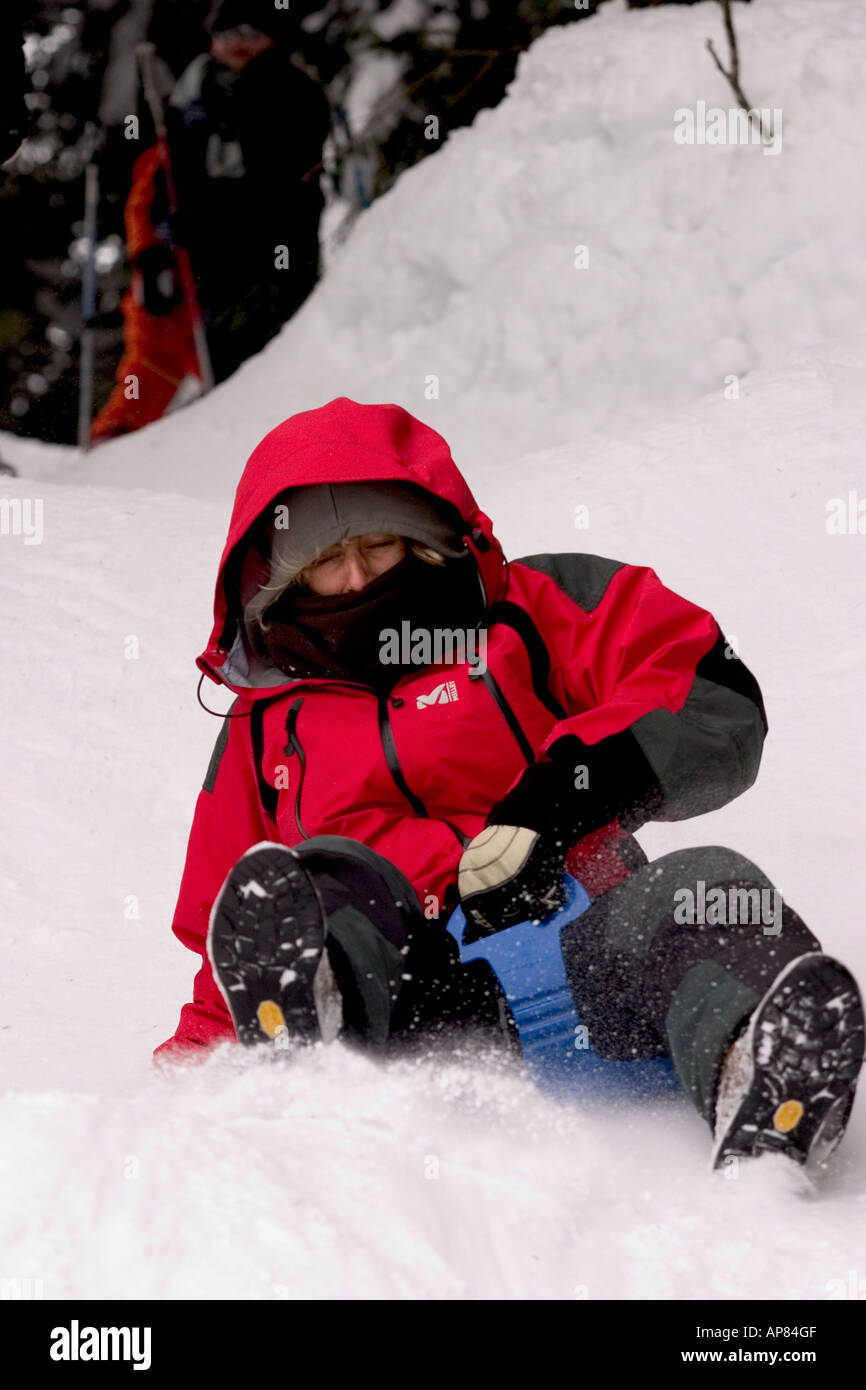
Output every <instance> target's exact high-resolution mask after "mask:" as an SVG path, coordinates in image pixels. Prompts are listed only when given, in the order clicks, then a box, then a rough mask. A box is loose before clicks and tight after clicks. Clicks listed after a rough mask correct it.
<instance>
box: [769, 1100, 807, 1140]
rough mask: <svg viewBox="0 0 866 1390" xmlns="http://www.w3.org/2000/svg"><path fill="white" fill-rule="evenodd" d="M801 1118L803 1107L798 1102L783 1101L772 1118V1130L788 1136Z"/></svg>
mask: <svg viewBox="0 0 866 1390" xmlns="http://www.w3.org/2000/svg"><path fill="white" fill-rule="evenodd" d="M802 1118H803V1106H802V1104H801V1103H800V1101H798V1100H786V1101H783V1102H782V1104H781V1105H780V1106H779V1108H778V1110H777V1111H776V1113H775V1115H774V1116H773V1128H774V1129H777V1130H779V1132H780V1133H781V1134H789V1133H790V1132H791V1130H792V1129H796V1128H797V1125H798V1124H799V1123H800V1121H801V1120H802Z"/></svg>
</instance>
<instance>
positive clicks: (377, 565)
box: [302, 531, 406, 594]
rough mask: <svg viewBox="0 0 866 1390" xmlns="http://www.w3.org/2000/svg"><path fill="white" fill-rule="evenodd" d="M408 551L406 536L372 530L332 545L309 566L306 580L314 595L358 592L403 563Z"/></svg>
mask: <svg viewBox="0 0 866 1390" xmlns="http://www.w3.org/2000/svg"><path fill="white" fill-rule="evenodd" d="M405 554H406V542H405V541H404V540H403V538H402V536H386V535H383V534H380V533H379V532H377V531H370V532H368V533H367V534H365V535H363V536H354V537H353V538H352V540H349V541H340V542H339V544H338V545H332V546H331V547H330V549H328V550H326V551H324V552H323V553H322V554H321V555H320V556H319V558H318V559H317V560H314V561H313V563H312V564H310V565H307V567H306V569H305V570H304V572H303V575H302V579H303V582H304V583H305V584H306V585H307V587H308V588H309V589H311V590H312V592H313V593H314V594H349V593H354V592H356V591H357V590H358V589H363V588H364V585H365V584H369V583H370V581H371V579H376V578H377V577H378V576H379V575H380V574H384V573H385V571H386V570H389V569H391V568H392V567H393V566H394V565H396V564H399V562H400V561H401V560H402V559H403V558H404V556H405Z"/></svg>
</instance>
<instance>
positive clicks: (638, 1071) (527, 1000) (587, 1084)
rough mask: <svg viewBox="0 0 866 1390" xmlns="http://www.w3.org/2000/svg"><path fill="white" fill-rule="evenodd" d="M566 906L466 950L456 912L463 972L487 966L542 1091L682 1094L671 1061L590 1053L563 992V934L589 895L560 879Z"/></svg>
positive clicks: (454, 928) (452, 926)
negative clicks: (481, 963)
mask: <svg viewBox="0 0 866 1390" xmlns="http://www.w3.org/2000/svg"><path fill="white" fill-rule="evenodd" d="M563 878H564V881H565V887H566V892H567V897H566V901H565V903H564V905H563V906H562V907H561V908H560V910H559V911H558V912H556V913H554V915H553V916H552V917H548V918H547V920H546V921H544V922H538V923H534V922H519V923H518V924H517V925H516V926H513V927H508V928H506V929H505V930H504V931H501V932H496V933H495V934H494V935H493V936H485V937H482V938H481V940H480V941H473V942H472V943H471V944H470V945H468V946H464V944H463V931H464V928H465V926H466V918H465V916H464V914H463V910H462V908H459V907H458V908H455V910H454V912H452V914H451V916H450V918H449V920H448V930H449V931H450V932H451V935H452V936H453V937H454V938H455V940H456V941H457V944H458V946H459V947H460V959H461V961H462V962H463V964H464V965H465V964H467V963H468V962H469V961H471V960H477V959H478V958H479V957H480V958H481V959H483V960H486V961H489V963H490V966H491V968H492V969H493V971H494V973H495V974H496V976H497V978H498V980H499V983H500V984H501V986H502V988H503V990H504V991H505V996H506V998H507V1000H508V1004H509V1007H510V1009H511V1011H512V1013H513V1015H514V1021H515V1023H516V1024H517V1031H518V1034H519V1037H520V1044H521V1047H522V1049H523V1055H524V1057H525V1059H526V1065H527V1067H528V1068H529V1070H530V1071H531V1072H532V1074H533V1076H534V1078H535V1080H536V1082H537V1083H538V1084H539V1085H542V1086H544V1087H545V1088H550V1089H555V1090H562V1089H563V1088H564V1087H568V1088H569V1089H572V1088H579V1089H580V1091H581V1092H582V1093H583V1094H587V1093H592V1094H597V1095H602V1096H651V1095H659V1094H660V1093H661V1092H664V1091H677V1090H680V1089H681V1086H680V1083H679V1080H678V1079H677V1076H676V1073H675V1072H674V1069H673V1063H672V1062H671V1059H670V1058H669V1057H653V1058H638V1059H635V1061H630V1062H616V1061H611V1060H609V1059H608V1058H605V1057H599V1055H598V1053H596V1052H593V1051H592V1049H591V1047H590V1046H589V1041H588V1038H587V1034H586V1029H585V1028H584V1027H583V1026H582V1024H581V1022H580V1018H579V1016H578V1013H577V1010H576V1009H575V1007H574V1000H573V999H572V997H571V991H570V989H569V988H568V982H567V980H566V974H565V961H564V960H563V958H562V947H561V945H560V939H559V938H560V932H561V931H562V928H563V927H564V926H565V925H566V924H567V923H568V922H573V921H574V919H575V918H576V917H579V916H580V915H581V913H582V912H585V911H586V909H587V908H588V907H589V902H590V900H589V896H588V894H587V892H586V889H585V888H583V887H582V885H581V884H579V883H578V882H577V880H576V879H574V878H572V877H571V875H570V874H564V875H563Z"/></svg>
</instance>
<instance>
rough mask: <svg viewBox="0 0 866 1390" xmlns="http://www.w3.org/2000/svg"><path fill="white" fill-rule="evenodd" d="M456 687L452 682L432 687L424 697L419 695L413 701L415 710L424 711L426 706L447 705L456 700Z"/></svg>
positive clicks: (443, 682) (444, 682)
mask: <svg viewBox="0 0 866 1390" xmlns="http://www.w3.org/2000/svg"><path fill="white" fill-rule="evenodd" d="M458 698H459V697H458V695H457V685H456V683H455V682H454V681H442V682H441V684H439V685H434V687H433V689H432V690H430V691H428V693H427V694H426V695H419V696H418V697H417V698H416V700H415V707H416V709H426V707H427V705H449V704H450V703H451V701H452V700H456V699H458Z"/></svg>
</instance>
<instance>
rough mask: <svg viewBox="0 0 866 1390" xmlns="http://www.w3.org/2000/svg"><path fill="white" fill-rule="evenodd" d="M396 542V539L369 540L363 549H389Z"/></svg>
mask: <svg viewBox="0 0 866 1390" xmlns="http://www.w3.org/2000/svg"><path fill="white" fill-rule="evenodd" d="M396 544H397V541H396V540H387V541H370V543H369V545H366V546H365V547H364V549H365V550H390V549H391V547H392V546H395V545H396Z"/></svg>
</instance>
